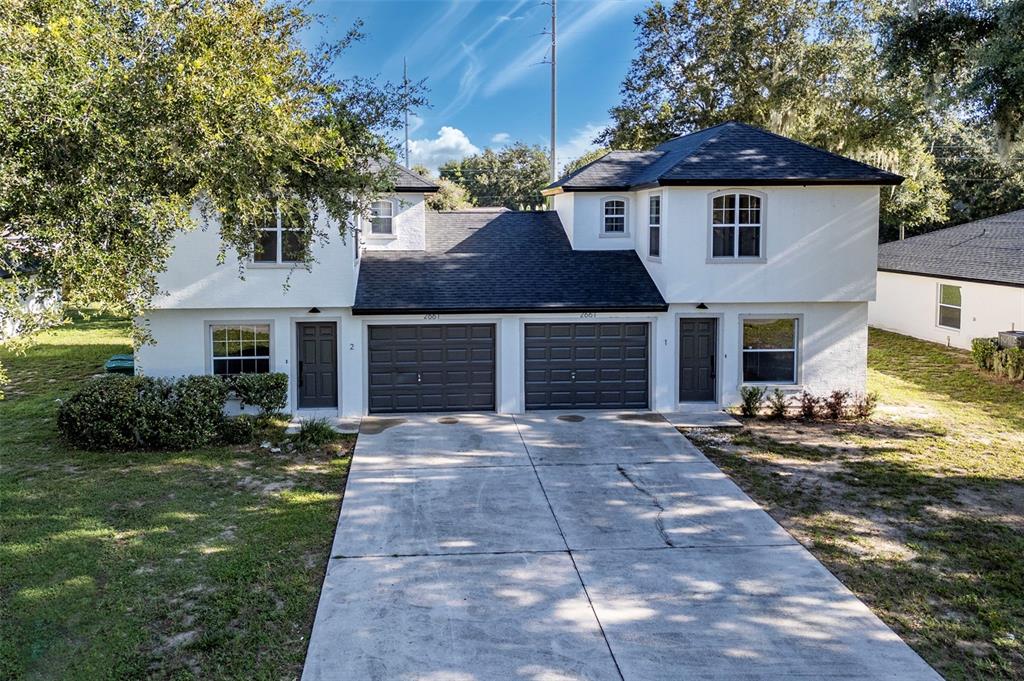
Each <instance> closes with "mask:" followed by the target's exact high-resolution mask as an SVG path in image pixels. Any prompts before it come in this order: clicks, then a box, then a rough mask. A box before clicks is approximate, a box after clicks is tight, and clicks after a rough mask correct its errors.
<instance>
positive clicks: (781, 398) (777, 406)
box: [768, 388, 789, 419]
mask: <svg viewBox="0 0 1024 681" xmlns="http://www.w3.org/2000/svg"><path fill="white" fill-rule="evenodd" d="M788 409H789V400H788V399H787V398H786V393H784V392H782V391H781V390H779V389H778V388H776V389H775V390H773V391H772V393H771V395H769V396H768V414H769V415H770V416H771V417H772V418H773V419H784V418H786V411H787V410H788Z"/></svg>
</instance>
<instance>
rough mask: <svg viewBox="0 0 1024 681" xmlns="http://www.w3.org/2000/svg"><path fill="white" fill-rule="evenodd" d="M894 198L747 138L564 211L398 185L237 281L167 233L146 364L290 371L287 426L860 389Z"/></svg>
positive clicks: (587, 177)
mask: <svg viewBox="0 0 1024 681" xmlns="http://www.w3.org/2000/svg"><path fill="white" fill-rule="evenodd" d="M900 181H901V178H900V177H898V176H896V175H892V174H890V173H886V172H883V171H880V170H877V169H875V168H871V167H869V166H866V165H864V164H861V163H858V162H855V161H852V160H849V159H846V158H842V157H840V156H836V155H834V154H830V153H827V152H824V151H821V150H818V149H814V148H812V147H808V146H806V145H803V144H800V143H797V142H794V141H792V140H789V139H786V138H783V137H780V136H778V135H774V134H771V133H768V132H765V131H763V130H760V129H757V128H753V127H750V126H747V125H742V124H738V123H726V124H723V125H719V126H716V127H714V128H710V129H708V130H703V131H700V132H697V133H694V134H691V135H685V136H683V137H679V138H676V139H673V140H670V141H668V142H666V143H665V144H662V145H661V146H659V147H658V148H656V149H654V150H652V151H629V152H626V151H616V152H611V153H609V154H608V155H606V156H604V157H603V158H601V159H599V160H597V161H595V162H593V163H591V164H589V165H587V166H585V167H583V168H581V169H580V170H578V171H577V172H575V173H573V174H572V175H570V176H568V177H566V178H563V179H562V180H560V181H558V182H556V183H554V184H553V185H551V186H550V187H549V188H548V189H546V190H545V193H547V194H548V195H552V196H553V197H554V198H553V201H554V209H555V210H554V211H538V212H513V211H507V210H503V209H474V210H466V211H455V212H440V213H437V212H431V211H427V210H425V209H424V203H423V198H424V194H425V193H429V192H431V191H432V190H433V187H432V186H431V185H430V184H429V183H428V182H426V181H424V180H422V179H421V178H418V177H416V176H414V175H412V174H411V173H408V172H407V171H406V172H404V173H403V174H402V177H401V178H400V180H399V182H398V187H397V188H396V192H395V195H394V196H393V197H388V198H386V199H385V200H383V201H381V202H379V203H377V204H375V206H374V216H373V217H372V218H370V219H367V220H363V221H362V225H361V230H360V236H359V237H358V240H359V243H358V245H356V244H354V243H353V239H352V237H351V236H349V237H348V238H347V240H343V239H341V238H339V237H337V236H335V237H333V238H332V239H331V240H330V242H329V243H327V244H325V245H322V246H317V247H316V248H317V250H316V252H315V253H314V255H315V257H316V259H317V262H316V264H315V265H314V266H313V268H312V271H309V272H308V271H306V270H305V269H301V268H299V269H295V268H293V266H292V265H291V264H289V262H288V260H289V257H288V254H287V253H286V250H287V249H286V248H278V249H277V250H274V248H273V246H274V245H275V244H287V242H288V240H287V234H286V233H285V232H281V231H280V226H276V227H275V229H273V230H269V232H268V235H267V243H268V244H269V245H270V246H271V248H268V249H267V250H268V252H273V253H274V254H275V255H274V257H273V258H272V261H270V262H266V263H264V262H253V263H250V264H249V265H248V268H247V270H246V276H245V279H244V280H240V279H239V278H238V276H237V272H236V271H235V269H234V268H233V267H231V266H230V265H226V266H218V265H217V264H216V258H217V251H218V246H219V243H218V237H217V233H216V230H209V231H196V232H193V233H189V234H184V235H181V236H180V237H179V238H178V240H177V242H176V249H175V253H174V255H173V256H172V258H171V259H170V262H169V263H168V267H167V271H166V272H165V273H164V274H163V275H162V278H161V284H162V286H163V288H164V289H166V291H167V293H166V294H165V295H163V296H161V297H159V298H157V300H156V301H155V309H154V310H152V311H151V313H150V314H149V315H148V323H149V326H150V330H151V333H152V335H153V338H154V339H155V340H156V341H157V343H156V345H151V346H145V347H143V348H141V349H140V351H139V357H138V362H137V366H138V367H139V368H140V369H141V371H143V372H144V373H146V374H150V375H177V374H186V373H204V372H207V373H235V372H239V371H267V370H274V371H283V372H287V373H288V374H289V375H290V376H291V377H292V379H293V380H292V386H291V392H290V397H289V409H292V410H296V409H300V410H302V409H328V410H332V411H334V410H336V411H337V412H338V413H339V414H341V415H348V416H356V415H362V414H365V413H389V412H409V411H444V410H451V411H470V410H485V411H489V410H497V411H501V412H510V413H517V412H522V411H525V410H531V409H548V408H557V409H565V410H575V409H588V408H609V409H647V408H649V409H654V410H657V411H662V412H670V411H676V410H679V409H681V408H684V409H685V408H688V407H691V406H695V407H696V408H705V409H706V408H709V407H711V406H721V405H727V404H733V403H735V402H736V401H737V400H738V394H739V389H740V387H741V386H743V385H747V384H756V385H764V386H770V387H774V386H779V387H781V388H783V389H785V390H787V391H798V390H801V389H808V390H812V391H815V392H819V393H823V392H825V391H829V390H832V389H836V388H842V389H848V390H851V391H854V392H862V391H863V390H864V382H865V374H866V355H867V304H868V301H869V300H871V299H872V298H873V296H874V290H875V266H876V254H877V239H878V201H879V191H878V188H879V186H880V185H892V184H897V183H899V182H900ZM336 233H337V230H336V229H335V234H336ZM286 280H288V282H289V286H288V287H287V288H285V287H284V286H283V284H284V283H285V281H286Z"/></svg>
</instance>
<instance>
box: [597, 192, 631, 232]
mask: <svg viewBox="0 0 1024 681" xmlns="http://www.w3.org/2000/svg"><path fill="white" fill-rule="evenodd" d="M601 231H602V232H604V233H605V234H626V199H620V198H610V199H605V200H604V201H602V202H601Z"/></svg>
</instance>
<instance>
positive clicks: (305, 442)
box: [295, 418, 338, 451]
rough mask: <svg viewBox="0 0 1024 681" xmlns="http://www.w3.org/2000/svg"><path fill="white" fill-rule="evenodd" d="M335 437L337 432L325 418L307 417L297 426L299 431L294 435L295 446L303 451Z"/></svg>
mask: <svg viewBox="0 0 1024 681" xmlns="http://www.w3.org/2000/svg"><path fill="white" fill-rule="evenodd" d="M337 438H338V432H337V431H336V430H334V427H333V426H331V424H330V422H329V421H328V420H327V419H321V418H315V419H308V420H306V421H303V422H302V425H300V426H299V432H298V433H297V434H296V435H295V446H296V447H297V448H298V449H300V450H303V451H306V450H310V449H319V448H320V447H323V446H324V445H326V444H330V443H331V442H334V441H335V440H336V439H337Z"/></svg>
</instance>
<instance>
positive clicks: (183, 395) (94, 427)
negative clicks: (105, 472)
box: [57, 375, 228, 451]
mask: <svg viewBox="0 0 1024 681" xmlns="http://www.w3.org/2000/svg"><path fill="white" fill-rule="evenodd" d="M227 393H228V390H227V386H225V385H224V382H223V381H222V380H220V379H219V378H217V377H214V376H186V377H184V378H181V379H179V380H170V379H164V378H148V377H142V376H131V377H129V376H119V375H110V376H104V377H103V378H100V379H96V380H94V381H91V382H90V383H88V384H86V385H85V386H83V387H82V388H81V389H79V390H78V391H77V392H76V393H75V394H73V395H72V396H71V397H70V398H68V400H67V401H66V402H64V403H63V404H62V405H61V407H60V410H59V413H58V415H57V427H58V429H59V430H60V433H61V435H62V436H63V437H64V438H65V439H66V440H67V441H68V442H70V443H71V444H73V445H74V446H76V447H80V448H82V449H91V450H98V451H102V450H124V449H131V448H138V449H189V448H193V447H199V446H202V445H204V444H207V443H209V442H211V441H213V440H214V439H215V438H216V437H217V435H218V433H219V430H220V423H221V421H222V420H223V418H224V403H225V402H226V400H227Z"/></svg>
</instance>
